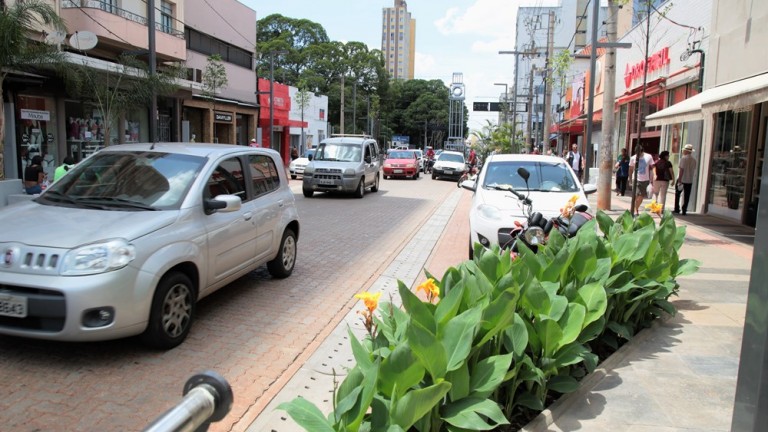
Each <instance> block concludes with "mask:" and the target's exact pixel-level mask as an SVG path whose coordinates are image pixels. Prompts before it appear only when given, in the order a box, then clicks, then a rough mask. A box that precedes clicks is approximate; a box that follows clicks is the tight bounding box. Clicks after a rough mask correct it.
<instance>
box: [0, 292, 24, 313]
mask: <svg viewBox="0 0 768 432" xmlns="http://www.w3.org/2000/svg"><path fill="white" fill-rule="evenodd" d="M0 315H2V316H9V317H15V318H26V316H27V298H26V297H21V296H14V295H9V294H0Z"/></svg>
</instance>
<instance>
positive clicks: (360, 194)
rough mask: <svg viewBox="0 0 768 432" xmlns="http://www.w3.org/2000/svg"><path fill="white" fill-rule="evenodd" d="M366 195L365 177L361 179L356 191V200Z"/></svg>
mask: <svg viewBox="0 0 768 432" xmlns="http://www.w3.org/2000/svg"><path fill="white" fill-rule="evenodd" d="M363 195H365V177H361V178H360V183H359V184H358V185H357V189H356V190H355V198H362V197H363Z"/></svg>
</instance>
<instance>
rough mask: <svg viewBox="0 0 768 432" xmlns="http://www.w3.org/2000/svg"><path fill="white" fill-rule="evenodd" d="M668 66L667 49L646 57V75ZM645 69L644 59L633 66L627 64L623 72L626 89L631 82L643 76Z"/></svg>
mask: <svg viewBox="0 0 768 432" xmlns="http://www.w3.org/2000/svg"><path fill="white" fill-rule="evenodd" d="M668 64H669V47H664V48H662V49H661V50H659V51H657V52H655V53H653V54H651V56H650V57H648V73H651V72H653V71H657V70H659V69H661V68H662V67H663V66H666V65H668ZM644 69H645V59H643V60H640V61H639V62H637V63H635V64H634V65H632V66H630V65H629V64H627V68H626V69H625V70H624V84H625V85H626V87H627V88H630V86H631V85H632V81H634V80H636V79H637V78H640V77H642V76H643V70H644Z"/></svg>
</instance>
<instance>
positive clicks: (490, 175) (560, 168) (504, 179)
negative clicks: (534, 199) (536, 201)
mask: <svg viewBox="0 0 768 432" xmlns="http://www.w3.org/2000/svg"><path fill="white" fill-rule="evenodd" d="M518 168H525V169H526V170H528V172H529V173H530V177H529V178H528V187H526V184H525V180H524V179H523V178H522V177H521V176H520V174H519V173H518V172H517V170H518ZM483 170H485V178H484V180H483V187H486V188H491V187H494V186H499V185H510V186H512V187H513V188H515V189H516V190H526V189H527V188H530V190H532V191H544V192H577V191H578V190H579V186H578V185H577V184H576V181H575V180H574V179H573V175H571V172H570V171H569V170H568V166H567V165H566V164H565V163H564V162H563V163H559V162H552V163H550V162H534V161H506V162H490V163H488V164H486V166H484V167H483Z"/></svg>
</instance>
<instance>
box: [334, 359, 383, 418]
mask: <svg viewBox="0 0 768 432" xmlns="http://www.w3.org/2000/svg"><path fill="white" fill-rule="evenodd" d="M374 372H375V371H374ZM364 381H365V375H364V373H363V371H362V370H361V369H360V367H359V366H355V367H353V368H352V369H350V370H349V372H348V373H347V376H346V377H344V381H342V382H341V385H340V386H339V389H338V390H337V391H336V394H335V395H334V400H335V401H336V404H335V405H336V409H335V410H334V413H335V414H336V417H337V418H340V417H341V416H342V415H343V414H345V413H346V412H347V411H349V410H350V409H352V407H353V406H354V405H355V402H356V401H357V397H358V396H359V395H360V392H361V391H362V386H363V383H364Z"/></svg>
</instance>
